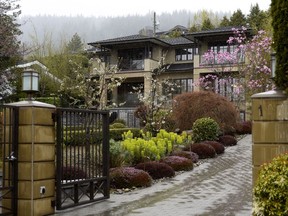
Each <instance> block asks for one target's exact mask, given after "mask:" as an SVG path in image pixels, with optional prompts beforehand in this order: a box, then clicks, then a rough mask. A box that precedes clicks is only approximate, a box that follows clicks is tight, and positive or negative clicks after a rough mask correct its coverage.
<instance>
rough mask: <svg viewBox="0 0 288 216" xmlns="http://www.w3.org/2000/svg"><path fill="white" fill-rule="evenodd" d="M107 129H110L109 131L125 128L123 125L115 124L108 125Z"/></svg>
mask: <svg viewBox="0 0 288 216" xmlns="http://www.w3.org/2000/svg"><path fill="white" fill-rule="evenodd" d="M109 127H110V129H115V128H126V126H125V124H122V123H118V122H115V123H113V124H110V125H109Z"/></svg>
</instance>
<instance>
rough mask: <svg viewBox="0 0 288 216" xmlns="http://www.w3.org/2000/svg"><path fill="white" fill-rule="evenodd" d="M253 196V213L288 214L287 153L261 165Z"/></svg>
mask: <svg viewBox="0 0 288 216" xmlns="http://www.w3.org/2000/svg"><path fill="white" fill-rule="evenodd" d="M253 196H254V199H253V215H275V216H276V215H277V216H279V215H280V216H282V215H283V216H284V215H288V154H284V155H280V156H278V157H276V158H274V159H273V160H272V162H271V163H269V164H264V165H263V166H262V167H261V169H260V172H259V177H258V179H257V182H256V185H255V187H254V189H253Z"/></svg>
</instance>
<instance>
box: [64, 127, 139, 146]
mask: <svg viewBox="0 0 288 216" xmlns="http://www.w3.org/2000/svg"><path fill="white" fill-rule="evenodd" d="M109 131H110V133H109V136H110V138H111V139H113V140H115V141H119V140H122V134H123V133H124V132H127V131H132V132H133V136H134V137H140V136H141V132H140V129H139V128H115V129H110V130H109ZM86 138H87V134H86V132H85V131H84V130H79V131H75V132H73V133H69V132H67V134H66V136H65V137H64V144H65V145H72V146H77V145H85V141H86ZM88 140H89V142H91V143H96V144H97V143H98V144H99V143H101V142H102V140H103V137H102V132H101V131H97V132H96V131H95V132H93V134H89V135H88Z"/></svg>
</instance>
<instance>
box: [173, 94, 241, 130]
mask: <svg viewBox="0 0 288 216" xmlns="http://www.w3.org/2000/svg"><path fill="white" fill-rule="evenodd" d="M174 101H175V102H174V104H173V112H172V116H173V118H174V120H175V122H176V126H177V127H178V128H180V130H181V131H183V130H190V129H191V128H192V125H193V123H194V122H195V121H196V120H197V119H200V118H203V117H210V118H212V119H214V120H215V121H216V122H217V123H218V124H219V126H220V129H221V130H222V131H223V134H226V133H230V132H229V130H235V127H236V123H237V120H238V119H239V112H237V110H236V108H235V106H234V104H233V103H232V102H230V101H228V100H227V99H226V98H225V97H223V96H221V95H219V94H216V93H213V92H211V91H195V92H189V93H183V94H181V95H178V96H176V97H175V100H174Z"/></svg>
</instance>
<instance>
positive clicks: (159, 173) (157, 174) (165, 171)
mask: <svg viewBox="0 0 288 216" xmlns="http://www.w3.org/2000/svg"><path fill="white" fill-rule="evenodd" d="M135 168H136V169H141V170H144V171H146V172H148V173H149V175H150V176H151V177H152V178H153V179H160V178H165V177H169V178H170V177H173V176H175V171H174V170H173V168H172V167H170V166H169V165H168V164H166V163H160V162H157V161H150V162H145V163H140V164H137V165H136V166H135Z"/></svg>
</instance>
